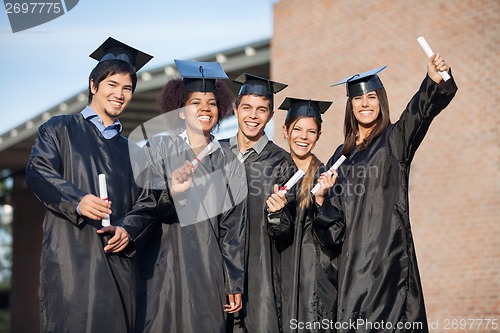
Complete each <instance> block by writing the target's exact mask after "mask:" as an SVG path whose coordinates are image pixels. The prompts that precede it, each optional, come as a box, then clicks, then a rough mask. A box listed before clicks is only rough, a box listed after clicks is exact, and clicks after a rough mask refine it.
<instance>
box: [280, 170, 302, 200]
mask: <svg viewBox="0 0 500 333" xmlns="http://www.w3.org/2000/svg"><path fill="white" fill-rule="evenodd" d="M304 175H305V173H304V171H302V170H301V169H299V170H298V171H297V172H296V173H295V174H294V175H293V176H292V178H290V179H289V180H288V181H287V182H286V184H285V185H283V186H281V188H280V190H279V192H280V193H283V194H286V192H288V191H290V189H291V188H292V187H293V186H294V185H295V184H297V182H298V181H299V180H301V179H302V177H304Z"/></svg>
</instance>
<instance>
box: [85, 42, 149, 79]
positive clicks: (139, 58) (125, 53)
mask: <svg viewBox="0 0 500 333" xmlns="http://www.w3.org/2000/svg"><path fill="white" fill-rule="evenodd" d="M90 57H91V58H93V59H95V60H97V61H99V62H103V61H106V60H122V61H125V62H128V63H129V64H130V65H131V66H132V67H133V68H134V69H135V71H136V72H137V71H139V69H141V68H142V67H143V66H144V65H145V64H146V63H148V62H149V61H150V60H151V59H153V56H151V55H149V54H147V53H144V52H142V51H139V50H137V49H135V48H133V47H131V46H129V45H127V44H124V43H122V42H120V41H118V40H116V39H114V38H112V37H109V38H108V39H106V41H104V43H102V45H101V46H99V47H98V48H97V49H96V50H95V51H94V52H92V54H91V55H90Z"/></svg>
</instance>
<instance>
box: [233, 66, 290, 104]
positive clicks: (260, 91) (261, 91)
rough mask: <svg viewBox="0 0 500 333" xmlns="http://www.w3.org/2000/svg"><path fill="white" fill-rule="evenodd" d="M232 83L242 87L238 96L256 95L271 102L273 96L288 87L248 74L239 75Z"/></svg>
mask: <svg viewBox="0 0 500 333" xmlns="http://www.w3.org/2000/svg"><path fill="white" fill-rule="evenodd" d="M233 82H236V83H239V84H241V85H242V86H241V88H240V91H239V93H238V96H241V95H250V94H256V95H260V96H264V97H267V98H268V99H270V100H271V101H272V100H273V96H274V94H276V93H278V92H280V91H281V90H283V89H285V88H286V87H287V86H288V85H287V84H284V83H279V82H275V81H271V80H269V79H266V78H263V77H260V76H257V75H253V74H249V73H243V74H241V75H240V76H238V77H237V78H236V79H234V80H233Z"/></svg>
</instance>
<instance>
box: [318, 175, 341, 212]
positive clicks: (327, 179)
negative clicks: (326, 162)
mask: <svg viewBox="0 0 500 333" xmlns="http://www.w3.org/2000/svg"><path fill="white" fill-rule="evenodd" d="M337 177H338V173H337V171H332V173H331V174H330V173H328V172H323V173H322V174H321V176H320V177H319V178H318V184H319V188H318V190H317V191H316V193H315V194H314V199H315V200H316V203H317V204H318V205H320V206H321V205H322V204H323V201H324V200H325V195H326V193H327V192H328V190H329V189H331V188H332V187H333V185H334V184H335V182H336V181H337Z"/></svg>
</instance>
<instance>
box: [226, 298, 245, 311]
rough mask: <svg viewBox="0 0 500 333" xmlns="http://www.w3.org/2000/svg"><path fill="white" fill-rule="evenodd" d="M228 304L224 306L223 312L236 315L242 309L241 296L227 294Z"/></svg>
mask: <svg viewBox="0 0 500 333" xmlns="http://www.w3.org/2000/svg"><path fill="white" fill-rule="evenodd" d="M227 298H228V301H229V304H225V305H224V308H225V309H224V312H227V313H236V312H238V311H240V310H241V308H242V307H243V305H242V302H241V299H242V297H241V294H229V295H227Z"/></svg>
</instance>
